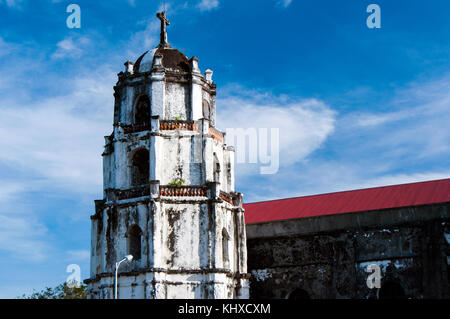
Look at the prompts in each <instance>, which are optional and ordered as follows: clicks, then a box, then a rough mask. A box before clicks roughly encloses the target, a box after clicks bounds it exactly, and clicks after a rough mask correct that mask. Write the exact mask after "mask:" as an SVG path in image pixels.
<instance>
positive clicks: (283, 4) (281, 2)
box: [276, 0, 292, 8]
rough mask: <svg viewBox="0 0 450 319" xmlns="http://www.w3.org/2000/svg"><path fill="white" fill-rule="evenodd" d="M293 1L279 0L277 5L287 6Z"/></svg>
mask: <svg viewBox="0 0 450 319" xmlns="http://www.w3.org/2000/svg"><path fill="white" fill-rule="evenodd" d="M291 3H292V0H278V1H277V4H276V5H277V6H279V7H283V8H287V7H289V5H290V4H291Z"/></svg>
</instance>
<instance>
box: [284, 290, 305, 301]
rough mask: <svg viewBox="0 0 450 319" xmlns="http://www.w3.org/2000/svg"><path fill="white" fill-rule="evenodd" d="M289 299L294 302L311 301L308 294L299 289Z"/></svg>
mask: <svg viewBox="0 0 450 319" xmlns="http://www.w3.org/2000/svg"><path fill="white" fill-rule="evenodd" d="M288 299H292V300H307V299H311V297H310V296H309V294H308V292H307V291H306V290H304V289H300V288H297V289H295V290H294V291H293V292H291V293H290V294H289V297H288Z"/></svg>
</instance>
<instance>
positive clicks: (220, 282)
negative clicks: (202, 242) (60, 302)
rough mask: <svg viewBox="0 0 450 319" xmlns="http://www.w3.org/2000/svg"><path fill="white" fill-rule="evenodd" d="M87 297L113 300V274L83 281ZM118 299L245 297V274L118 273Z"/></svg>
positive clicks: (246, 297)
mask: <svg viewBox="0 0 450 319" xmlns="http://www.w3.org/2000/svg"><path fill="white" fill-rule="evenodd" d="M87 285H88V298H91V299H113V298H114V292H115V290H114V289H115V288H114V287H115V280H114V274H102V276H98V277H97V278H95V279H90V280H87ZM117 287H118V288H117V297H118V299H248V298H249V282H248V276H247V275H246V274H241V275H239V274H230V273H216V272H211V273H191V272H183V271H179V272H176V273H167V272H139V273H136V272H133V273H120V274H119V277H118V281H117Z"/></svg>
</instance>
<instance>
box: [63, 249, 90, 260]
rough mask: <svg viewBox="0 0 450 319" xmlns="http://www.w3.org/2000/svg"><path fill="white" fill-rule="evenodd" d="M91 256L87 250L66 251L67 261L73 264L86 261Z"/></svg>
mask: <svg viewBox="0 0 450 319" xmlns="http://www.w3.org/2000/svg"><path fill="white" fill-rule="evenodd" d="M90 256H91V253H90V251H89V250H84V249H82V250H68V251H67V260H69V261H73V262H79V261H83V260H88V259H89V257H90Z"/></svg>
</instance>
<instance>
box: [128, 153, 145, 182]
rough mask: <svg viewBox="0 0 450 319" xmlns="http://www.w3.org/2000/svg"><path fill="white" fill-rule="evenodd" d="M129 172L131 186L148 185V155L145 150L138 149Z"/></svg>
mask: <svg viewBox="0 0 450 319" xmlns="http://www.w3.org/2000/svg"><path fill="white" fill-rule="evenodd" d="M131 164H132V170H131V184H132V185H133V186H139V185H145V184H148V183H149V178H150V176H149V170H150V164H149V153H148V151H147V150H146V149H140V150H138V151H137V152H136V153H134V155H133V158H132V161H131Z"/></svg>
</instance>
